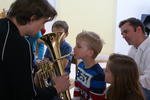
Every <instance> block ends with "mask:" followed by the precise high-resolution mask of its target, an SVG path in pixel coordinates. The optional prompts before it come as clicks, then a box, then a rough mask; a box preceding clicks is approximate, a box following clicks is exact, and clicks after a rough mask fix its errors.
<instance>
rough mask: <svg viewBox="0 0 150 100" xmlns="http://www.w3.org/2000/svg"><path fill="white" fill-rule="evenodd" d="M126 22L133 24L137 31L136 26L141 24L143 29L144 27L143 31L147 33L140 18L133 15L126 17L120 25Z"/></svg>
mask: <svg viewBox="0 0 150 100" xmlns="http://www.w3.org/2000/svg"><path fill="white" fill-rule="evenodd" d="M125 23H129V24H130V25H131V26H133V28H134V30H135V31H136V28H137V27H139V26H140V27H141V29H142V31H143V33H145V28H144V25H143V23H142V22H141V21H140V20H139V19H137V18H133V17H132V18H128V19H125V20H123V21H121V22H120V23H119V27H121V26H122V25H124V24H125Z"/></svg>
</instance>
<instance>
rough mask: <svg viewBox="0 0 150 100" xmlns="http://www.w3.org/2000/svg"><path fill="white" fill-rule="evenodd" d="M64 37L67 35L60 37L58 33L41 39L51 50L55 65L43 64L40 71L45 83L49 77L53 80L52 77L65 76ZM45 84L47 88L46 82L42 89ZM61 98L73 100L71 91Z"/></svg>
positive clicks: (52, 83)
mask: <svg viewBox="0 0 150 100" xmlns="http://www.w3.org/2000/svg"><path fill="white" fill-rule="evenodd" d="M64 35H65V33H62V34H61V35H60V36H59V35H57V34H56V33H49V34H46V35H43V36H42V37H41V39H42V40H43V41H44V42H45V44H46V46H47V47H48V49H49V50H50V52H51V55H52V56H53V57H52V58H53V64H51V63H50V62H47V64H41V68H40V70H41V72H42V74H41V75H40V76H42V77H43V81H44V80H45V79H47V78H49V77H50V79H52V78H51V77H52V76H61V75H63V74H64V66H63V62H62V60H61V59H62V58H63V57H61V52H60V41H61V39H62V38H63V36H64ZM68 55H70V54H68ZM68 55H66V56H68ZM51 81H52V80H51ZM43 83H44V85H45V86H47V82H46V81H45V82H41V83H40V86H41V87H43V86H44V85H43ZM51 85H54V82H53V81H52V82H51ZM60 98H61V99H63V100H71V96H70V92H69V90H66V91H65V92H62V93H60Z"/></svg>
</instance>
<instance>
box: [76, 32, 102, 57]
mask: <svg viewBox="0 0 150 100" xmlns="http://www.w3.org/2000/svg"><path fill="white" fill-rule="evenodd" d="M76 40H82V41H86V42H87V44H88V48H90V49H92V50H93V51H94V55H93V58H96V56H97V55H98V54H99V53H100V52H101V50H102V48H103V41H102V39H101V38H100V37H99V35H98V34H96V33H95V32H91V31H82V32H81V33H79V34H78V35H77V37H76Z"/></svg>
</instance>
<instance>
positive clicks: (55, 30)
mask: <svg viewBox="0 0 150 100" xmlns="http://www.w3.org/2000/svg"><path fill="white" fill-rule="evenodd" d="M52 32H54V33H57V34H58V35H61V34H62V33H65V30H64V29H63V28H62V27H53V29H52Z"/></svg>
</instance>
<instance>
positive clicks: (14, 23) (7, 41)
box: [0, 0, 70, 100]
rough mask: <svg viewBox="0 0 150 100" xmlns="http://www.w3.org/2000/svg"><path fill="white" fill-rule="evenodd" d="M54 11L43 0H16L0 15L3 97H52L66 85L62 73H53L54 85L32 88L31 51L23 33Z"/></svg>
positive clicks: (17, 99)
mask: <svg viewBox="0 0 150 100" xmlns="http://www.w3.org/2000/svg"><path fill="white" fill-rule="evenodd" d="M56 15H57V12H56V11H55V9H54V8H53V7H52V6H51V5H50V4H49V3H48V1H47V0H16V1H15V2H14V3H12V4H11V6H10V9H9V10H8V13H7V16H6V18H2V19H0V68H1V70H0V98H3V100H33V99H34V98H36V99H39V98H43V97H46V96H47V97H48V98H50V99H51V100H52V99H53V98H54V97H56V96H57V95H58V94H57V93H59V92H61V91H64V90H66V89H68V88H69V85H70V84H69V79H68V76H65V75H64V76H60V77H57V81H56V83H55V84H56V86H54V87H53V86H50V87H47V88H36V86H35V85H34V82H33V75H32V74H33V73H32V51H31V48H30V44H29V42H28V41H27V40H26V39H25V36H27V35H30V36H33V35H35V34H36V33H37V32H38V31H39V30H40V29H41V28H42V27H43V26H44V24H45V23H46V22H47V21H51V20H53V19H54V17H55V16H56ZM62 83H63V84H65V85H63V84H62ZM43 100H44V98H43Z"/></svg>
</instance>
